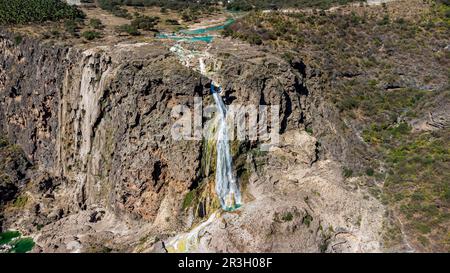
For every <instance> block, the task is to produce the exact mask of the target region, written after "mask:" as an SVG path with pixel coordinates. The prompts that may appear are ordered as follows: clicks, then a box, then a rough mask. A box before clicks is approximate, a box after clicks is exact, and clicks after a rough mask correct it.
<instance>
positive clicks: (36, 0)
mask: <svg viewBox="0 0 450 273" xmlns="http://www.w3.org/2000/svg"><path fill="white" fill-rule="evenodd" d="M84 17H85V15H84V13H83V12H82V11H81V10H79V9H78V8H77V7H75V6H70V5H68V4H66V3H65V2H63V1H61V0H0V24H26V23H32V22H45V21H59V20H63V19H72V20H73V19H76V18H84Z"/></svg>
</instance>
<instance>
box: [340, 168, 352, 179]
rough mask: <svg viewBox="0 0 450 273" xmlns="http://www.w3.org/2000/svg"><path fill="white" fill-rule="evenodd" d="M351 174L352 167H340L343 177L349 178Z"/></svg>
mask: <svg viewBox="0 0 450 273" xmlns="http://www.w3.org/2000/svg"><path fill="white" fill-rule="evenodd" d="M352 175H353V170H352V169H349V168H346V167H344V168H343V169H342V176H344V177H345V178H349V177H351V176H352Z"/></svg>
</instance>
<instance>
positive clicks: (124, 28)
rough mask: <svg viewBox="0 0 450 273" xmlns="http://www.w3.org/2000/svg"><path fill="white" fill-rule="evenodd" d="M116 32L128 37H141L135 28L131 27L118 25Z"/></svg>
mask: <svg viewBox="0 0 450 273" xmlns="http://www.w3.org/2000/svg"><path fill="white" fill-rule="evenodd" d="M116 32H118V33H127V34H128V35H132V36H138V35H141V33H140V32H139V30H138V29H137V27H136V26H133V25H120V26H118V27H116Z"/></svg>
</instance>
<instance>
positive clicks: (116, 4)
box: [97, 0, 132, 19]
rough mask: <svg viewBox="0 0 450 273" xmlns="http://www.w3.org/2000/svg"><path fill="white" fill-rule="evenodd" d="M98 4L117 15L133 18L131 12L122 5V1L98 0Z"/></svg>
mask: <svg viewBox="0 0 450 273" xmlns="http://www.w3.org/2000/svg"><path fill="white" fill-rule="evenodd" d="M97 4H98V6H99V7H100V8H101V9H104V10H107V11H109V12H111V13H112V14H114V15H115V16H117V17H123V18H127V19H131V18H132V16H131V14H129V13H128V11H127V10H126V9H124V8H122V7H120V5H122V4H123V3H122V1H117V0H98V1H97Z"/></svg>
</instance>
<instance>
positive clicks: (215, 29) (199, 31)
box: [180, 19, 235, 35]
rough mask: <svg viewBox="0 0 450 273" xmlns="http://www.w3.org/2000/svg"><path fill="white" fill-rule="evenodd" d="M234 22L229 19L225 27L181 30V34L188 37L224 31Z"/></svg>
mask: <svg viewBox="0 0 450 273" xmlns="http://www.w3.org/2000/svg"><path fill="white" fill-rule="evenodd" d="M234 21H235V20H234V19H228V20H227V21H226V22H225V23H224V24H223V25H219V26H214V27H207V28H199V29H195V30H181V31H180V32H181V33H183V34H187V35H198V34H205V33H207V32H213V31H219V30H222V29H224V28H226V27H227V26H229V25H231V24H232V23H234Z"/></svg>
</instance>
